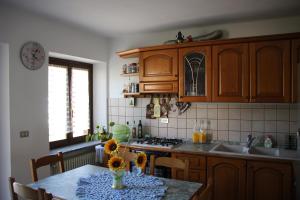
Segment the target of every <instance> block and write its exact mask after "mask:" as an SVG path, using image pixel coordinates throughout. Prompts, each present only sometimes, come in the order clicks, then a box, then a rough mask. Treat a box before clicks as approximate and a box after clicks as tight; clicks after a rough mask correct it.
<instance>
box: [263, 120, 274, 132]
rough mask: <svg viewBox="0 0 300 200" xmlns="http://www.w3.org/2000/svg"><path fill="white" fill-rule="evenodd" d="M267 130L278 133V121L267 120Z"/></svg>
mask: <svg viewBox="0 0 300 200" xmlns="http://www.w3.org/2000/svg"><path fill="white" fill-rule="evenodd" d="M265 132H266V133H274V132H275V133H276V121H265Z"/></svg>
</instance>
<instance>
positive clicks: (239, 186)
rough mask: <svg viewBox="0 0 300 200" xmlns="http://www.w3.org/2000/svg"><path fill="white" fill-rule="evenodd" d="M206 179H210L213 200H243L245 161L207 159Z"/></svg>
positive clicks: (217, 158)
mask: <svg viewBox="0 0 300 200" xmlns="http://www.w3.org/2000/svg"><path fill="white" fill-rule="evenodd" d="M207 167H208V169H207V170H208V179H210V178H211V179H212V184H213V198H212V199H214V200H220V199H222V200H244V199H245V190H246V161H244V160H241V159H227V158H219V157H208V158H207Z"/></svg>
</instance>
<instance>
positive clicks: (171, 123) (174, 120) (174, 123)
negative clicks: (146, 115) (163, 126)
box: [168, 118, 177, 128]
mask: <svg viewBox="0 0 300 200" xmlns="http://www.w3.org/2000/svg"><path fill="white" fill-rule="evenodd" d="M168 127H169V128H177V118H169V123H168Z"/></svg>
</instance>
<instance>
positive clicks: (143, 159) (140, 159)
mask: <svg viewBox="0 0 300 200" xmlns="http://www.w3.org/2000/svg"><path fill="white" fill-rule="evenodd" d="M146 163H147V155H146V154H145V153H144V152H140V153H138V154H137V158H136V160H135V165H136V166H137V167H138V168H142V169H143V168H145V166H146Z"/></svg>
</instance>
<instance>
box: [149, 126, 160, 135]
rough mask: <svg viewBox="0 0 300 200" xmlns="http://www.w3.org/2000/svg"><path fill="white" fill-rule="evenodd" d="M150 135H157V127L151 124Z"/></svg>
mask: <svg viewBox="0 0 300 200" xmlns="http://www.w3.org/2000/svg"><path fill="white" fill-rule="evenodd" d="M151 136H152V137H158V136H159V135H158V128H157V127H153V126H151Z"/></svg>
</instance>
